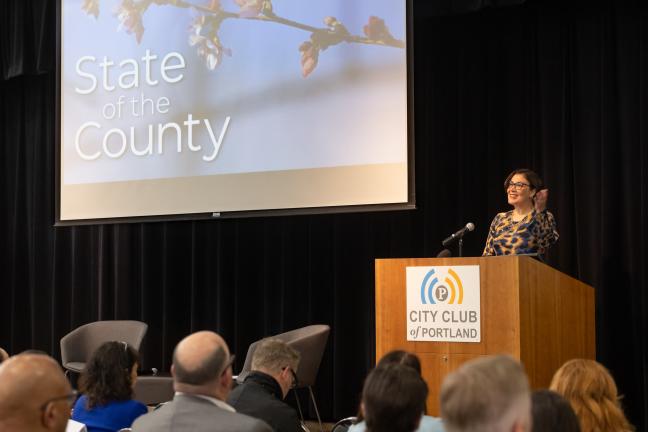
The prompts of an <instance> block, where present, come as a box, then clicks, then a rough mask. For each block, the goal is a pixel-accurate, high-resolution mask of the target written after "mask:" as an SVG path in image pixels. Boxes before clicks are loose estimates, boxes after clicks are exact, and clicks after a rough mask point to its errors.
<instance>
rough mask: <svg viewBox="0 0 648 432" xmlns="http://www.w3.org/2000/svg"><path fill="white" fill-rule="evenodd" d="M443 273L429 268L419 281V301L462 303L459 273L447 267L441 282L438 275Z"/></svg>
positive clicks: (461, 286)
mask: <svg viewBox="0 0 648 432" xmlns="http://www.w3.org/2000/svg"><path fill="white" fill-rule="evenodd" d="M442 276H443V275H441V274H439V273H437V272H436V271H435V269H431V270H430V271H429V272H427V274H426V275H425V277H424V278H423V282H421V303H422V304H437V303H447V304H462V303H463V295H464V289H463V284H462V283H461V278H460V277H459V275H458V274H457V273H456V272H455V271H454V270H452V269H451V268H449V269H448V274H447V275H446V277H445V279H443V280H442V281H441V282H440V281H439V277H442Z"/></svg>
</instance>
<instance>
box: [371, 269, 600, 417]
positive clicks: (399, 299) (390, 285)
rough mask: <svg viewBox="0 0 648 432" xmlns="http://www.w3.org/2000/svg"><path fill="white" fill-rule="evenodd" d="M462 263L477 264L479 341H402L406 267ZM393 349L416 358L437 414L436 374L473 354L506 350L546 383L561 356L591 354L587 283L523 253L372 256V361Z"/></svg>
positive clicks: (539, 383)
mask: <svg viewBox="0 0 648 432" xmlns="http://www.w3.org/2000/svg"><path fill="white" fill-rule="evenodd" d="M465 265H479V276H480V285H481V286H480V303H481V342H478V343H465V342H463V343H462V342H420V341H416V342H412V341H408V340H407V327H406V325H407V324H406V313H407V311H406V307H407V305H406V276H405V274H406V270H405V269H406V268H407V267H415V266H465ZM394 349H403V350H407V351H410V352H415V353H416V354H417V355H418V356H419V358H420V359H421V365H422V368H423V370H422V373H423V378H425V380H426V381H427V383H428V386H429V388H430V396H429V398H428V401H427V408H428V413H429V414H430V415H435V416H438V415H439V390H440V387H441V382H442V381H443V378H444V377H445V376H446V375H447V374H448V373H449V372H451V371H452V370H454V369H455V368H457V366H459V365H460V364H461V363H463V362H465V361H467V360H470V359H472V358H475V357H478V356H484V355H490V354H500V353H506V354H510V355H511V356H513V357H515V358H517V359H519V360H520V361H521V362H522V363H523V364H524V367H525V369H526V371H527V374H528V376H529V381H530V383H531V386H532V387H533V388H543V387H544V388H546V387H548V385H549V382H550V381H551V377H552V376H553V374H554V372H555V371H556V370H557V369H558V368H559V367H560V366H561V365H562V364H563V363H564V362H565V361H567V360H569V359H571V358H576V357H579V358H590V359H594V358H595V335H594V289H593V288H592V287H591V286H589V285H586V284H584V283H582V282H580V281H578V280H576V279H574V278H572V277H570V276H567V275H565V274H563V273H561V272H559V271H557V270H555V269H553V268H551V267H549V266H548V265H546V264H543V263H541V262H539V261H537V260H535V259H533V258H530V257H525V256H500V257H479V258H409V259H377V260H376V360H378V359H380V357H382V356H383V355H384V354H385V353H387V352H389V351H391V350H394Z"/></svg>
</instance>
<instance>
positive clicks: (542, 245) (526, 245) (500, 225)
mask: <svg viewBox="0 0 648 432" xmlns="http://www.w3.org/2000/svg"><path fill="white" fill-rule="evenodd" d="M512 216H513V210H511V211H507V212H505V213H499V214H498V215H497V216H495V218H494V219H493V222H492V223H491V226H490V230H489V231H488V238H487V239H486V247H484V253H482V256H486V255H524V254H534V253H538V254H540V255H542V254H544V253H545V252H546V251H547V249H548V248H549V246H551V245H552V244H554V243H556V242H557V241H558V237H559V236H558V231H556V220H555V219H554V217H553V215H552V214H551V213H549V212H548V211H546V210H545V211H541V212H537V211H535V210H533V211H532V212H531V213H529V214H528V215H526V216H525V217H524V218H523V219H522V220H520V221H514V220H513V218H512Z"/></svg>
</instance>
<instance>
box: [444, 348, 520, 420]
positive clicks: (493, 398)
mask: <svg viewBox="0 0 648 432" xmlns="http://www.w3.org/2000/svg"><path fill="white" fill-rule="evenodd" d="M440 403H441V417H442V418H443V421H444V425H445V430H446V431H448V432H477V431H480V432H509V431H511V430H512V429H513V427H514V426H515V425H518V426H521V427H522V429H523V430H528V429H529V428H530V423H531V400H530V393H529V382H528V379H527V377H526V374H525V373H524V369H523V368H522V365H521V364H520V363H518V362H517V361H515V360H514V359H513V358H511V357H509V356H504V355H500V356H490V357H482V358H478V359H475V360H471V361H469V362H467V363H464V364H463V365H462V366H460V367H459V368H458V369H457V370H456V371H454V372H453V373H451V374H449V375H448V376H447V377H446V378H445V380H444V381H443V384H442V386H441V395H440Z"/></svg>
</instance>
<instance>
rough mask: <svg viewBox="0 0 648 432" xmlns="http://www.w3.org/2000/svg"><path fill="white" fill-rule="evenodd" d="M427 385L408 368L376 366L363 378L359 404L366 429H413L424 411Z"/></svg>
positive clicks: (384, 431)
mask: <svg viewBox="0 0 648 432" xmlns="http://www.w3.org/2000/svg"><path fill="white" fill-rule="evenodd" d="M427 395H428V388H427V384H426V383H425V381H423V379H422V378H421V376H420V375H419V374H418V373H417V372H416V371H415V370H414V369H412V368H411V367H409V366H404V365H401V364H388V365H384V366H380V367H376V368H375V369H374V370H372V371H371V372H370V373H369V375H368V376H367V379H366V380H365V384H364V388H363V390H362V407H363V411H364V416H365V421H366V423H367V432H413V431H415V430H416V429H417V428H418V425H419V422H420V420H421V416H422V415H423V412H424V411H425V401H426V399H427Z"/></svg>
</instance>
